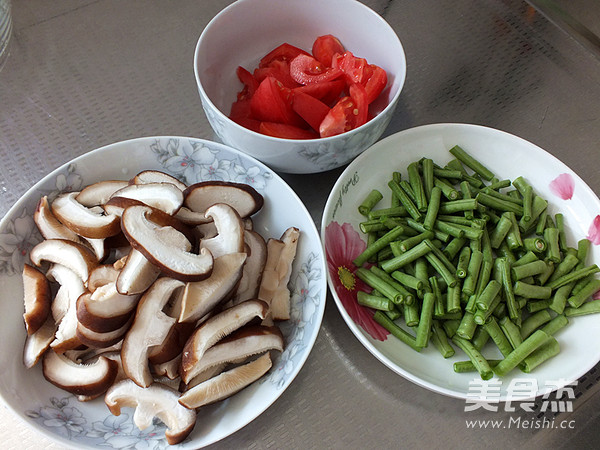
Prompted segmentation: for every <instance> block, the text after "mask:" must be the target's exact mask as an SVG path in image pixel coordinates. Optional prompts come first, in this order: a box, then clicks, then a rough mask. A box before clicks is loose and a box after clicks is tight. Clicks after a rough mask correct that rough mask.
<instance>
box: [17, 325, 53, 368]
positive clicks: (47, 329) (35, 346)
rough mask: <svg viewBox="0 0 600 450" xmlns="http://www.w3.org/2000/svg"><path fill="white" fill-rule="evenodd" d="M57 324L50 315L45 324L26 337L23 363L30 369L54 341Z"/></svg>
mask: <svg viewBox="0 0 600 450" xmlns="http://www.w3.org/2000/svg"><path fill="white" fill-rule="evenodd" d="M55 332H56V325H55V323H54V320H53V319H52V317H48V318H47V319H46V321H45V322H44V324H43V325H42V326H41V327H40V328H38V330H37V331H36V332H35V333H33V334H31V335H28V336H27V338H26V339H25V347H24V348H23V364H25V367H27V368H28V369H31V368H32V367H33V366H35V365H36V364H37V363H38V361H39V360H40V359H41V357H42V355H43V354H44V352H45V351H46V350H47V349H48V348H49V347H50V344H51V343H52V341H54V333H55Z"/></svg>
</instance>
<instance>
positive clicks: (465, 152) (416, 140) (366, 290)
mask: <svg viewBox="0 0 600 450" xmlns="http://www.w3.org/2000/svg"><path fill="white" fill-rule="evenodd" d="M321 238H322V242H323V247H324V249H325V254H326V257H327V263H328V283H329V288H330V290H331V292H332V295H333V298H334V300H335V303H336V305H337V307H338V309H339V311H340V314H341V315H342V317H343V319H344V321H345V322H346V324H347V325H348V327H349V328H350V330H351V331H352V332H353V334H354V335H355V336H356V338H357V339H358V340H359V341H360V342H361V343H362V344H363V345H364V346H365V347H366V348H367V349H368V350H369V351H370V352H371V353H372V354H373V355H374V356H375V357H376V358H377V359H378V360H380V361H381V362H382V363H383V364H385V365H386V366H387V367H389V368H390V369H391V370H393V371H394V372H396V373H397V374H399V375H401V376H403V377H405V378H407V379H408V380H410V381H412V382H414V383H416V384H418V385H420V386H422V387H424V388H427V389H429V390H432V391H435V392H438V393H440V394H444V395H448V396H451V397H456V398H464V399H467V398H471V397H472V396H473V394H474V391H473V386H474V385H479V386H481V385H482V384H487V385H488V387H492V386H493V388H491V389H489V392H493V395H494V397H493V400H496V401H508V400H525V399H528V398H534V397H536V396H539V395H544V394H548V393H550V392H552V391H554V390H556V389H559V388H562V387H565V386H567V385H569V384H572V383H575V382H576V381H577V380H578V379H579V378H580V377H581V376H582V375H584V374H585V373H586V372H587V371H589V370H590V369H591V368H592V367H593V366H594V365H595V364H597V363H598V361H599V360H600V347H599V346H597V345H589V344H588V343H590V342H598V341H599V340H600V314H597V313H600V301H598V300H599V299H600V295H599V294H600V275H599V274H600V268H599V267H598V265H597V263H598V262H600V247H599V245H600V200H599V199H598V197H597V195H596V194H595V193H594V192H593V191H592V189H590V188H589V186H587V185H586V184H585V182H584V181H583V180H582V179H581V178H580V177H579V176H577V174H575V173H574V172H573V171H572V170H571V169H570V168H569V167H567V166H566V165H565V164H564V163H562V162H561V161H559V160H558V159H557V158H555V157H554V156H552V155H551V154H550V153H548V152H546V151H544V150H543V149H541V148H540V147H538V146H536V145H534V144H533V143H531V142H528V141H526V140H524V139H522V138H519V137H517V136H514V135H511V134H509V133H506V132H503V131H500V130H496V129H492V128H487V127H483V126H478V125H470V124H432V125H425V126H421V127H416V128H412V129H408V130H405V131H402V132H399V133H397V134H394V135H392V136H389V137H387V138H385V139H383V140H381V141H380V142H378V143H376V144H375V145H373V146H372V147H371V148H370V149H368V150H367V151H366V152H364V153H363V154H361V155H360V156H359V157H357V158H356V159H355V160H354V161H353V162H352V163H351V164H350V165H349V166H348V167H347V168H346V169H345V170H344V172H343V173H342V174H341V176H340V177H339V179H338V181H337V182H336V184H335V185H334V187H333V189H332V192H331V193H330V195H329V198H328V200H327V203H326V206H325V210H324V214H323V219H322V226H321ZM524 385H526V386H528V387H527V389H523V388H522V386H524ZM516 386H521V387H520V388H519V389H516V388H515V387H516ZM477 392H479V395H481V389H479V391H477Z"/></svg>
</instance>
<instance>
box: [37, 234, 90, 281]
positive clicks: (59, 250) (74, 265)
mask: <svg viewBox="0 0 600 450" xmlns="http://www.w3.org/2000/svg"><path fill="white" fill-rule="evenodd" d="M29 259H31V262H32V263H33V264H35V265H36V266H38V267H39V266H40V265H41V264H42V261H49V262H52V263H57V264H61V265H63V266H65V267H68V268H69V269H71V270H72V271H73V272H75V273H76V274H77V275H79V277H80V278H81V279H82V280H84V281H85V280H87V279H88V277H89V274H90V271H91V270H92V269H93V268H94V267H96V266H97V265H98V262H97V260H96V256H95V255H94V253H92V251H91V250H90V249H89V248H87V247H86V246H84V245H82V244H78V243H77V242H72V241H67V240H65V239H46V240H45V241H42V242H40V243H39V244H37V245H36V246H35V247H33V248H32V249H31V251H30V252H29Z"/></svg>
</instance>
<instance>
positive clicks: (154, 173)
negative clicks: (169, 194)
mask: <svg viewBox="0 0 600 450" xmlns="http://www.w3.org/2000/svg"><path fill="white" fill-rule="evenodd" d="M148 183H171V184H174V185H175V186H176V187H177V188H179V189H180V190H181V191H185V189H186V188H187V186H186V185H185V183H182V182H181V181H179V180H178V179H177V178H175V177H174V176H172V175H169V174H168V173H165V172H161V171H160V170H143V171H141V172H140V173H138V174H137V175H136V176H135V177H133V178H132V179H131V181H130V184H148Z"/></svg>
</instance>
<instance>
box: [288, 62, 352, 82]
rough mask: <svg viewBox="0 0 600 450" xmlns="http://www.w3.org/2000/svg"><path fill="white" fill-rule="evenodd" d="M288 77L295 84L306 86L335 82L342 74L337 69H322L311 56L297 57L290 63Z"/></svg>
mask: <svg viewBox="0 0 600 450" xmlns="http://www.w3.org/2000/svg"><path fill="white" fill-rule="evenodd" d="M290 75H291V76H292V78H293V79H294V81H296V82H297V83H300V84H305V85H306V84H312V83H321V82H323V81H331V80H335V79H336V78H339V77H340V76H342V75H343V73H342V71H341V70H340V69H338V68H333V67H329V68H324V67H323V65H322V64H321V63H320V62H319V61H317V60H316V59H315V58H313V57H312V56H307V55H298V56H296V57H295V58H294V59H293V60H292V62H290Z"/></svg>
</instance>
